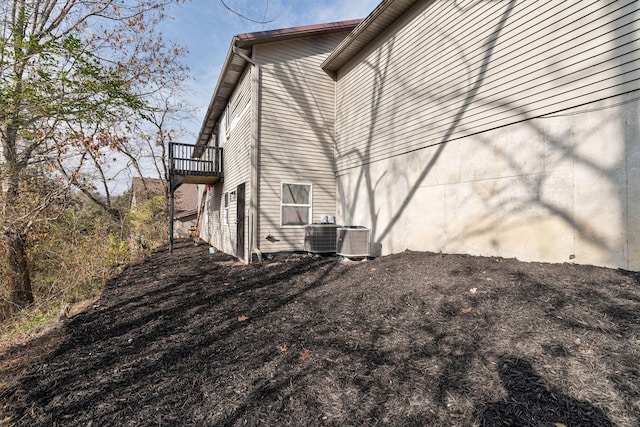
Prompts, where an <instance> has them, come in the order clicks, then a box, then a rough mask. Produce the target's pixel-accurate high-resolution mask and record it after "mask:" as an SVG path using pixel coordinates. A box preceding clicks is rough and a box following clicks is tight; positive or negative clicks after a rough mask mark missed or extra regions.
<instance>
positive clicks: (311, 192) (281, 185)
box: [280, 181, 313, 228]
mask: <svg viewBox="0 0 640 427" xmlns="http://www.w3.org/2000/svg"><path fill="white" fill-rule="evenodd" d="M285 184H293V185H308V186H309V204H304V205H302V204H291V203H287V204H285V203H282V194H283V191H284V186H285ZM283 206H294V207H296V206H297V207H309V222H308V223H307V224H303V225H284V224H283V223H282V207H283ZM312 222H313V184H312V183H310V182H292V181H282V182H280V227H281V228H303V227H305V226H306V225H309V224H311V223H312Z"/></svg>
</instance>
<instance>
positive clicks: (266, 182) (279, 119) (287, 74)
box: [254, 33, 346, 252]
mask: <svg viewBox="0 0 640 427" xmlns="http://www.w3.org/2000/svg"><path fill="white" fill-rule="evenodd" d="M345 36H346V33H338V34H330V35H323V36H314V37H307V38H302V39H297V40H293V41H286V42H280V43H272V44H267V45H259V46H256V47H255V48H254V57H255V60H256V61H257V62H258V63H259V64H260V106H259V109H260V110H259V111H260V135H259V141H260V148H259V188H260V200H259V224H258V244H259V247H260V249H261V250H262V251H263V252H276V251H292V250H302V249H303V248H304V227H282V226H281V218H280V215H281V213H280V202H281V200H280V196H281V185H282V183H305V184H312V186H313V200H312V218H311V219H312V222H313V221H318V220H319V217H320V215H321V214H330V215H335V209H336V192H335V174H334V144H333V138H332V133H333V125H334V116H335V113H334V108H335V98H334V94H335V85H334V81H333V79H332V77H331V76H329V75H328V74H327V73H325V72H324V71H323V70H322V69H321V67H320V64H321V63H322V61H324V59H325V58H326V57H327V55H328V54H329V53H330V52H331V51H332V50H333V49H334V48H335V46H337V45H338V44H339V43H340V41H342V39H343V38H344V37H345ZM269 236H271V237H273V239H270V240H266V237H269Z"/></svg>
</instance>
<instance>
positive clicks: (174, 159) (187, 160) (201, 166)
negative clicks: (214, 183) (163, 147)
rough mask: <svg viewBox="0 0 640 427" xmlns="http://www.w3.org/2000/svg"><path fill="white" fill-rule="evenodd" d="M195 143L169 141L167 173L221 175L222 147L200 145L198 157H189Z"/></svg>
mask: <svg viewBox="0 0 640 427" xmlns="http://www.w3.org/2000/svg"><path fill="white" fill-rule="evenodd" d="M194 148H195V145H191V144H181V143H178V142H171V143H169V173H170V174H171V175H180V176H219V177H222V148H219V147H202V155H201V156H200V157H199V158H193V157H191V156H192V155H193V150H194Z"/></svg>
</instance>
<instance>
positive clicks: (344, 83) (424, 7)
mask: <svg viewBox="0 0 640 427" xmlns="http://www.w3.org/2000/svg"><path fill="white" fill-rule="evenodd" d="M639 22H640V3H639V2H632V1H628V0H624V1H604V0H603V1H590V0H588V1H580V2H561V1H542V0H540V1H516V2H510V1H499V2H476V1H460V2H449V1H444V0H443V1H433V2H424V3H420V4H417V5H416V6H415V7H414V8H412V9H411V10H410V11H408V12H407V14H406V15H405V16H403V17H401V18H400V19H399V20H398V21H396V23H395V24H394V25H393V26H392V27H390V28H389V29H388V30H387V31H386V32H385V33H383V34H382V35H381V36H380V37H379V38H378V39H377V40H375V41H374V42H373V43H371V44H370V46H369V47H368V48H366V49H365V50H364V51H362V52H361V53H360V54H359V55H358V56H357V57H356V58H354V59H353V60H352V61H351V62H350V63H349V64H347V65H346V66H345V67H343V68H342V69H340V70H339V72H338V83H337V112H336V120H337V123H336V142H337V152H338V157H337V159H336V162H337V187H338V220H339V221H341V222H345V223H351V224H355V225H365V226H367V227H370V228H371V230H372V242H374V247H375V248H376V249H379V250H380V251H381V253H382V254H389V253H395V252H400V251H403V250H405V249H413V250H429V251H436V252H438V251H443V252H449V253H467V254H474V255H491V256H504V257H517V258H518V259H521V260H527V261H545V262H575V263H582V264H596V265H604V266H611V267H619V268H625V269H632V270H640V239H639V238H638V237H637V236H639V235H640V190H638V189H637V185H635V183H637V182H638V179H640V145H638V141H639V140H640V123H639V121H640V80H639V78H640V72H639V71H638V70H639V69H640V42H639V39H640V24H639Z"/></svg>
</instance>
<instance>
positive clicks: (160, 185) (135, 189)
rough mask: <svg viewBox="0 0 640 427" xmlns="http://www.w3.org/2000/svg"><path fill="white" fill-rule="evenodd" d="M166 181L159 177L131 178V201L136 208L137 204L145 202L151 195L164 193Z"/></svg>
mask: <svg viewBox="0 0 640 427" xmlns="http://www.w3.org/2000/svg"><path fill="white" fill-rule="evenodd" d="M164 188H165V182H164V181H163V180H162V179H158V178H140V177H137V176H136V177H134V178H132V179H131V203H132V206H133V207H134V208H135V207H136V205H137V204H140V203H144V202H145V201H147V200H148V199H149V198H150V197H153V196H156V195H158V194H164Z"/></svg>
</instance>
